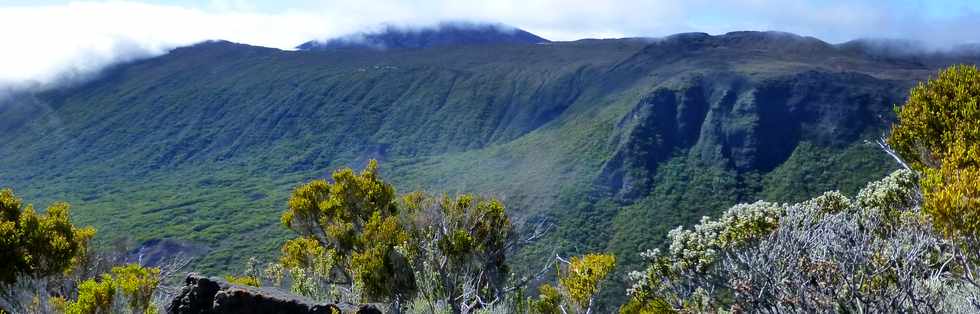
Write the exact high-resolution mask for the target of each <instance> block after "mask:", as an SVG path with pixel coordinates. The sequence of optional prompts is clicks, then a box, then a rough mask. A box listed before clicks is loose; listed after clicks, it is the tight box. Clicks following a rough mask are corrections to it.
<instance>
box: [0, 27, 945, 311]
mask: <svg viewBox="0 0 980 314" xmlns="http://www.w3.org/2000/svg"><path fill="white" fill-rule="evenodd" d="M942 63H943V62H942V60H940V61H936V62H921V60H920V61H916V60H907V59H900V58H899V59H895V58H878V57H875V56H873V55H869V54H867V53H865V52H864V51H862V50H860V49H855V48H853V47H848V48H847V49H845V48H841V47H837V46H833V45H829V44H826V43H824V42H821V41H819V40H816V39H813V38H807V37H799V36H795V35H789V34H782V33H756V32H739V33H731V34H726V35H721V36H708V35H705V34H681V35H676V36H672V37H668V38H665V39H660V40H645V39H621V40H583V41H576V42H559V43H546V44H484V45H479V46H444V47H434V48H426V49H394V50H385V51H378V50H357V49H351V50H338V51H280V50H275V49H268V48H261V47H252V46H246V45H240V44H234V43H229V42H207V43H201V44H198V45H195V46H190V47H184V48H179V49H176V50H174V51H172V52H171V53H169V54H167V55H164V56H161V57H157V58H153V59H148V60H143V61H138V62H134V63H130V64H124V65H120V66H117V67H115V68H113V69H110V70H108V71H107V72H106V73H105V74H104V75H103V76H102V77H101V78H99V79H97V80H94V81H91V82H88V83H86V84H84V85H81V86H75V87H72V88H69V89H62V90H57V91H49V92H44V93H37V94H29V95H22V96H21V97H17V98H15V100H8V101H6V103H4V104H3V105H0V113H2V115H0V130H2V131H3V132H2V133H0V185H4V186H8V185H9V186H13V187H14V188H15V189H16V190H17V191H18V193H19V194H21V195H23V196H24V197H25V198H26V199H36V200H44V201H50V200H62V199H63V200H67V201H69V202H70V203H72V204H73V205H74V206H75V210H74V213H75V215H76V216H77V219H78V221H79V222H81V223H84V224H92V225H94V226H96V227H97V228H98V229H99V235H100V239H99V240H100V241H112V240H113V239H118V238H131V239H133V240H135V241H137V242H142V241H147V240H151V239H160V238H172V239H179V240H184V241H188V242H191V243H195V244H197V245H200V246H203V247H206V248H208V249H209V250H210V251H209V253H208V254H207V255H205V256H203V257H201V259H199V260H198V262H197V266H198V268H199V269H201V270H204V271H207V272H212V273H221V272H224V271H227V270H229V269H232V268H234V267H237V266H238V265H240V264H241V263H243V261H244V260H245V259H246V258H247V257H248V256H253V255H254V256H270V255H273V254H275V253H276V252H277V246H278V244H279V241H280V240H281V239H282V238H283V236H284V235H285V231H284V230H283V228H281V227H280V226H279V225H278V221H279V219H278V217H279V213H280V212H281V211H282V210H283V207H284V205H285V200H286V197H287V194H288V192H289V190H290V189H291V188H292V187H293V186H295V185H297V184H299V183H301V182H303V181H305V180H308V179H310V178H314V177H322V176H325V175H326V174H327V173H328V172H329V171H330V170H332V169H334V168H336V167H340V166H345V165H349V166H353V167H361V166H363V165H364V163H365V162H366V160H368V159H371V158H375V159H379V160H380V161H381V165H382V171H383V172H384V173H385V175H386V177H387V178H388V180H390V181H391V182H393V183H394V184H395V185H396V186H397V187H398V188H399V189H400V191H408V190H414V189H424V190H429V191H433V192H439V191H447V192H452V191H476V192H481V193H488V194H492V195H496V196H499V197H501V198H504V199H505V200H506V203H507V204H508V206H509V208H510V210H511V211H512V213H514V214H515V215H516V216H517V217H519V220H542V219H543V220H548V221H552V222H554V223H555V224H556V225H557V226H558V228H557V229H556V231H555V232H553V233H552V234H551V238H549V239H548V241H545V242H542V243H540V244H538V245H535V246H532V247H530V248H528V250H527V251H526V253H528V254H527V256H525V258H530V257H531V256H534V255H535V254H536V253H540V252H550V250H551V248H552V247H559V248H560V252H564V253H580V252H582V251H586V250H612V251H613V252H616V253H617V254H619V255H620V258H621V259H623V260H625V261H626V262H627V264H626V266H624V267H623V268H621V269H628V268H629V265H630V264H631V263H633V262H635V261H636V259H637V258H638V256H636V252H637V251H638V250H640V249H646V248H650V247H655V246H658V245H660V241H661V239H662V238H663V236H664V234H665V233H666V231H667V230H669V229H671V228H673V227H675V226H677V225H679V224H689V223H692V222H694V221H696V220H697V219H699V218H700V216H702V215H709V214H713V213H716V212H717V211H719V210H721V209H723V208H726V207H727V206H729V205H731V204H733V203H735V202H740V201H750V200H755V199H757V198H766V199H772V200H786V201H789V200H799V199H803V198H805V197H809V196H812V195H814V194H816V193H818V192H822V191H824V190H827V189H842V190H844V191H848V192H853V191H854V190H855V189H857V188H858V187H859V186H861V185H863V183H864V182H866V181H868V180H870V179H873V178H876V177H879V176H881V175H883V174H884V173H886V171H888V170H889V169H891V168H892V165H891V163H890V162H889V161H888V160H887V158H886V156H884V154H881V153H879V152H878V151H877V149H876V148H875V147H874V146H872V145H868V144H866V143H865V141H866V140H868V139H873V138H875V137H876V136H878V135H880V133H881V131H882V130H883V127H884V126H885V125H886V124H887V121H888V119H889V117H890V116H891V115H892V106H893V105H894V104H897V103H900V102H901V101H902V100H903V97H904V94H905V92H906V91H907V89H908V88H909V87H910V86H911V84H913V83H914V82H915V80H918V79H924V78H926V77H928V75H930V74H932V73H933V72H934V71H935V70H936V69H937V68H939V67H940V66H941V65H942ZM616 293H619V292H616Z"/></svg>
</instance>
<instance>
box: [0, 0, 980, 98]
mask: <svg viewBox="0 0 980 314" xmlns="http://www.w3.org/2000/svg"><path fill="white" fill-rule="evenodd" d="M447 20H448V21H474V22H489V23H497V22H499V23H503V24H506V25H512V26H515V27H518V28H521V29H524V30H527V31H529V32H531V33H534V34H536V35H539V36H542V37H544V38H547V39H551V40H574V39H580V38H587V37H591V38H610V37H661V36H666V35H670V34H674V33H680V32H691V31H698V32H707V33H712V34H719V33H726V32H729V31H737V30H779V31H786V32H792V33H797V34H800V35H807V36H814V37H817V38H820V39H822V40H825V41H828V42H831V43H840V42H843V41H847V40H850V39H855V38H897V39H908V40H913V41H916V42H922V43H924V44H926V45H929V46H931V47H950V46H953V45H957V44H964V43H971V42H980V35H978V34H977V33H976V32H975V30H976V29H980V4H976V3H972V2H971V1H958V0H950V1H948V2H944V3H941V4H939V5H936V4H935V3H933V2H927V1H916V0H901V1H888V2H885V1H876V0H864V1H844V0H829V1H817V0H802V1H791V2H787V1H775V0H733V1H724V2H722V1H709V0H691V1H685V2H683V3H679V2H676V1H667V0H647V1H643V0H609V1H591V0H522V1H518V0H498V1H473V2H464V1H442V0H421V1H412V2H407V1H357V2H351V1H324V2H316V1H306V0H284V1H278V2H267V3H261V2H245V1H229V0H224V1H212V2H211V3H210V4H205V5H197V6H187V5H179V4H151V3H140V2H123V1H107V2H69V3H63V4H49V5H14V6H3V5H0V29H4V30H5V31H4V32H0V45H2V46H0V69H3V71H0V85H5V86H8V87H9V86H34V87H45V86H52V85H53V84H58V83H59V82H65V81H69V82H70V81H73V80H77V79H84V78H85V77H87V76H90V75H92V74H94V73H97V72H98V71H99V70H100V69H102V68H104V67H106V66H107V65H111V64H114V63H117V62H124V61H128V60H133V59H137V58H144V57H149V56H155V55H159V54H163V53H166V52H167V51H169V50H170V49H172V48H174V47H178V46H184V45H189V44H193V43H196V42H200V41H203V40H209V39H224V40H229V41H233V42H240V43H246V44H251V45H258V46H266V47H274V48H280V49H292V48H293V47H295V46H296V45H299V44H300V43H303V42H306V41H309V40H324V39H327V38H332V37H337V36H342V35H346V34H351V33H355V32H358V31H363V30H365V29H369V28H370V27H376V25H381V24H386V25H405V26H420V25H421V26H425V25H434V24H436V23H439V22H442V21H447Z"/></svg>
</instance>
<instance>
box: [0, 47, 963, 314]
mask: <svg viewBox="0 0 980 314" xmlns="http://www.w3.org/2000/svg"><path fill="white" fill-rule="evenodd" d="M879 144H880V145H881V147H882V148H883V149H884V150H885V151H886V152H887V153H889V154H890V155H891V156H893V157H894V158H895V160H896V161H897V162H898V163H900V164H901V165H902V166H903V168H904V169H902V170H899V171H896V172H894V173H892V174H891V175H889V176H887V177H886V178H884V179H882V180H879V181H875V182H872V183H869V184H868V185H867V186H866V187H865V188H863V189H861V190H860V191H859V192H858V193H857V195H856V196H855V197H853V198H851V197H848V196H846V195H844V194H842V193H840V192H836V191H832V192H827V193H824V194H823V195H820V196H818V197H816V198H813V199H810V200H806V201H802V202H799V203H794V204H780V203H771V202H764V201H759V202H755V203H751V204H740V205H736V206H734V207H732V208H730V209H728V210H727V211H725V212H724V213H723V214H722V215H721V216H720V217H717V218H714V219H712V218H709V217H705V218H703V219H702V220H701V222H700V223H699V224H697V225H695V226H694V227H693V228H691V229H684V228H683V227H678V228H677V229H674V230H673V231H671V232H670V233H669V235H668V240H669V245H668V246H667V247H666V248H665V249H653V250H650V251H647V252H645V253H643V254H641V255H642V257H643V258H644V259H645V261H646V265H645V267H644V269H642V270H641V271H635V272H631V273H630V280H631V281H632V286H631V288H630V289H629V290H628V291H627V292H626V294H627V295H628V297H629V301H628V302H627V303H626V304H625V305H623V306H622V307H621V308H620V311H621V312H623V313H676V312H681V313H700V312H777V313H785V312H861V313H863V312H875V313H890V312H928V313H948V312H963V313H969V312H976V311H980V305H978V304H980V283H978V281H977V280H978V279H977V276H978V275H980V273H978V266H980V184H978V182H980V71H978V70H977V69H976V68H975V67H972V66H957V67H953V68H950V69H947V70H945V71H943V72H942V73H940V75H939V76H938V77H937V78H935V79H934V80H931V81H929V82H926V83H922V84H920V85H919V86H917V87H916V88H914V89H913V90H912V92H911V94H910V97H909V100H908V101H907V103H906V104H905V105H904V106H902V107H901V108H899V111H898V121H897V123H896V124H895V125H894V126H893V129H892V132H891V134H890V135H889V137H888V138H887V140H882V141H881V142H880V143H879ZM281 223H282V225H283V226H284V227H285V228H287V229H289V230H290V231H292V232H293V234H294V237H293V238H291V239H289V240H288V241H286V242H285V243H283V245H282V247H281V249H280V256H279V258H278V259H276V260H275V261H272V262H269V263H263V262H261V261H259V260H258V259H252V260H249V261H248V262H247V267H246V268H245V271H243V272H242V273H240V274H233V275H229V276H228V277H227V278H228V279H229V281H232V282H235V283H239V284H246V285H253V286H279V287H283V288H286V289H289V290H290V291H292V292H294V293H297V294H301V295H305V296H308V297H310V298H313V299H316V300H319V301H326V302H351V303H361V302H379V303H384V304H386V305H387V307H388V310H389V311H390V312H409V313H477V312H480V313H482V312H508V313H542V314H544V313H549V314H550V313H592V312H595V311H596V297H597V296H598V294H599V293H600V291H601V290H602V288H603V287H604V286H605V285H606V284H607V283H608V281H609V277H610V275H611V274H613V273H614V271H615V270H616V268H617V257H616V256H614V255H612V254H606V253H589V254H584V255H582V256H574V257H568V258H565V257H562V256H560V255H555V256H554V258H553V259H550V260H548V261H546V262H544V263H543V264H542V265H541V271H538V272H533V273H526V274H525V273H518V272H516V271H514V270H513V269H512V267H511V265H510V262H511V258H512V257H513V255H514V254H515V252H516V251H517V250H518V249H520V248H521V247H523V246H526V245H530V244H532V243H535V242H536V241H538V240H540V239H541V238H542V237H543V236H545V235H546V233H547V232H548V231H549V230H551V229H550V228H549V226H548V225H547V224H546V223H539V224H532V225H529V226H516V225H514V224H513V223H512V221H511V217H510V216H508V213H507V211H506V210H505V207H504V204H503V203H502V202H501V201H499V200H497V199H494V198H492V197H486V196H480V195H473V194H457V195H452V196H451V195H449V194H446V195H429V194H426V193H422V192H412V193H407V194H401V195H399V194H397V193H396V191H395V188H394V187H393V186H392V185H391V184H389V183H387V182H385V181H384V180H382V179H381V177H380V174H379V172H378V165H377V162H375V161H373V160H372V161H371V162H370V163H369V164H368V166H367V167H366V168H365V169H364V170H363V171H361V172H360V173H357V172H355V171H354V170H353V169H350V168H343V169H340V170H337V171H335V172H334V173H333V174H332V176H331V178H330V180H323V179H317V180H312V181H310V182H308V183H306V184H303V185H300V186H299V187H297V188H296V189H294V190H293V191H292V193H291V196H290V198H289V201H288V204H287V209H286V211H285V212H283V214H282V216H281ZM94 235H95V230H94V229H92V228H78V227H76V226H74V225H73V224H72V223H71V221H70V215H69V206H68V205H67V204H65V203H56V204H54V205H52V206H50V207H49V208H48V209H47V210H46V211H44V213H40V214H39V213H37V212H36V211H35V210H34V209H33V206H31V205H24V204H23V202H22V201H21V200H20V199H18V198H17V197H16V196H15V195H14V194H13V191H11V190H9V189H5V190H2V191H0V257H2V258H3V260H4V261H5V262H4V263H3V264H2V265H0V311H5V312H11V313H29V312H63V313H108V312H112V313H117V312H118V313H155V312H158V311H160V307H159V304H161V300H166V299H167V298H168V296H169V294H170V293H172V290H171V289H170V288H168V287H166V286H165V285H164V283H165V282H166V281H167V280H166V279H167V278H168V277H169V276H171V275H173V274H174V273H175V272H176V270H177V269H179V268H180V265H181V264H182V263H180V262H177V263H174V264H173V265H167V266H164V267H162V269H161V268H150V267H143V266H141V265H139V264H128V265H126V264H125V263H124V259H123V258H121V257H120V256H118V255H112V254H107V253H105V252H94V250H91V249H90V248H89V247H90V244H89V243H90V241H91V239H92V237H93V236H94ZM6 261H10V262H9V263H8V262H6ZM551 279H553V280H551ZM548 281H551V282H550V283H549V282H548ZM539 283H543V284H540V285H538V284H539ZM533 291H536V295H537V296H529V295H534V294H535V293H533ZM164 302H165V301H164Z"/></svg>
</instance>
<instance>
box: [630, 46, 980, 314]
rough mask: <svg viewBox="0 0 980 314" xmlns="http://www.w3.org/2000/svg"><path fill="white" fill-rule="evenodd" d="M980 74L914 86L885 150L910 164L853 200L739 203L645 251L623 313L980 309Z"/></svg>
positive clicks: (962, 71) (960, 72)
mask: <svg viewBox="0 0 980 314" xmlns="http://www.w3.org/2000/svg"><path fill="white" fill-rule="evenodd" d="M978 100H980V72H978V71H977V69H976V67H973V66H954V67H951V68H949V69H947V70H944V71H942V72H941V73H940V74H939V75H938V76H937V77H936V78H934V79H932V80H930V81H928V82H924V83H920V84H919V85H918V86H916V87H915V88H913V89H912V91H911V93H910V96H909V99H908V101H907V102H906V103H905V104H904V105H903V106H901V107H899V108H896V110H897V112H898V121H897V122H896V123H895V124H894V126H893V128H892V131H891V133H890V135H889V137H888V138H887V140H882V141H881V142H880V143H879V144H880V145H881V147H883V148H884V149H885V151H886V152H888V153H889V154H890V155H892V156H893V157H895V159H896V161H898V162H899V163H900V164H901V165H902V166H903V167H904V168H905V169H903V170H899V171H896V172H894V173H892V174H891V175H889V176H888V177H886V178H884V179H882V180H880V181H876V182H872V183H870V184H868V185H867V186H866V187H865V188H864V189H862V190H861V191H860V192H859V193H858V194H857V196H856V197H855V198H854V199H851V198H848V197H846V196H844V195H843V194H841V193H839V192H827V193H825V194H823V195H821V196H818V197H816V198H813V199H811V200H808V201H804V202H800V203H796V204H777V203H769V202H761V201H760V202H756V203H752V204H741V205H736V206H734V207H732V208H730V209H728V210H727V211H725V212H724V213H723V214H722V215H721V217H718V218H715V219H712V218H708V217H705V218H704V219H702V221H701V222H700V223H699V224H697V225H695V226H694V227H693V228H691V229H685V228H681V227H678V228H677V229H674V230H673V231H671V232H670V233H669V235H668V239H669V241H670V244H669V246H668V247H667V248H666V249H653V250H650V251H647V252H645V253H643V254H642V256H643V257H644V258H645V259H646V260H647V262H646V265H647V266H646V267H645V269H643V270H641V271H636V272H632V273H631V274H630V277H631V279H632V283H633V285H632V287H631V288H630V290H629V292H628V293H629V296H630V301H629V302H628V303H627V304H626V305H624V306H623V307H622V308H621V311H622V312H623V313H673V312H684V313H700V312H729V311H731V312H778V313H786V312H806V313H812V312H873V313H894V312H926V313H974V312H976V311H978V310H980V306H978V304H980V303H978V300H980V285H978V284H977V281H976V280H975V278H976V276H977V273H976V269H977V266H978V262H980V259H978V253H980V247H978V246H977V239H978V237H977V236H978V232H980V229H978V228H980V224H978V223H977V220H976V219H975V217H977V215H976V212H977V211H978V210H980V206H978V204H980V193H978V191H980V183H978V182H980V181H978V180H976V179H978V177H976V174H977V173H978V170H980V168H978V166H980V163H977V161H980V159H978V158H977V157H978V156H980V145H978V144H977V143H978V142H977V140H978V139H980V111H978V110H977V109H978V105H977V104H978Z"/></svg>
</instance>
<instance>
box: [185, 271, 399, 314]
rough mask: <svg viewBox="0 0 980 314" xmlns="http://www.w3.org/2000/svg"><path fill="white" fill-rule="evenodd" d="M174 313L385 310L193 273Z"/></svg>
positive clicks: (287, 313) (327, 313) (299, 313)
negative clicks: (339, 304) (334, 301)
mask: <svg viewBox="0 0 980 314" xmlns="http://www.w3.org/2000/svg"><path fill="white" fill-rule="evenodd" d="M167 312H168V313H171V314H221V313H241V314H251V313H255V314H259V313H270V314H293V313H297V314H307V313H310V314H312V313H316V314H321V313H322V314H332V313H381V311H380V310H379V309H378V308H377V307H376V306H374V305H361V306H359V307H356V306H338V305H336V304H329V303H317V302H315V301H313V300H310V299H307V298H304V297H301V296H296V295H293V294H289V293H287V292H284V291H282V290H279V289H276V288H258V287H250V286H242V285H236V284H231V283H228V282H227V281H225V280H223V279H221V278H215V277H205V276H202V275H199V274H196V273H190V274H188V275H187V279H186V280H185V285H184V288H183V289H182V290H181V291H180V294H178V295H177V297H175V298H174V300H173V301H172V302H171V303H170V306H168V307H167Z"/></svg>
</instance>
